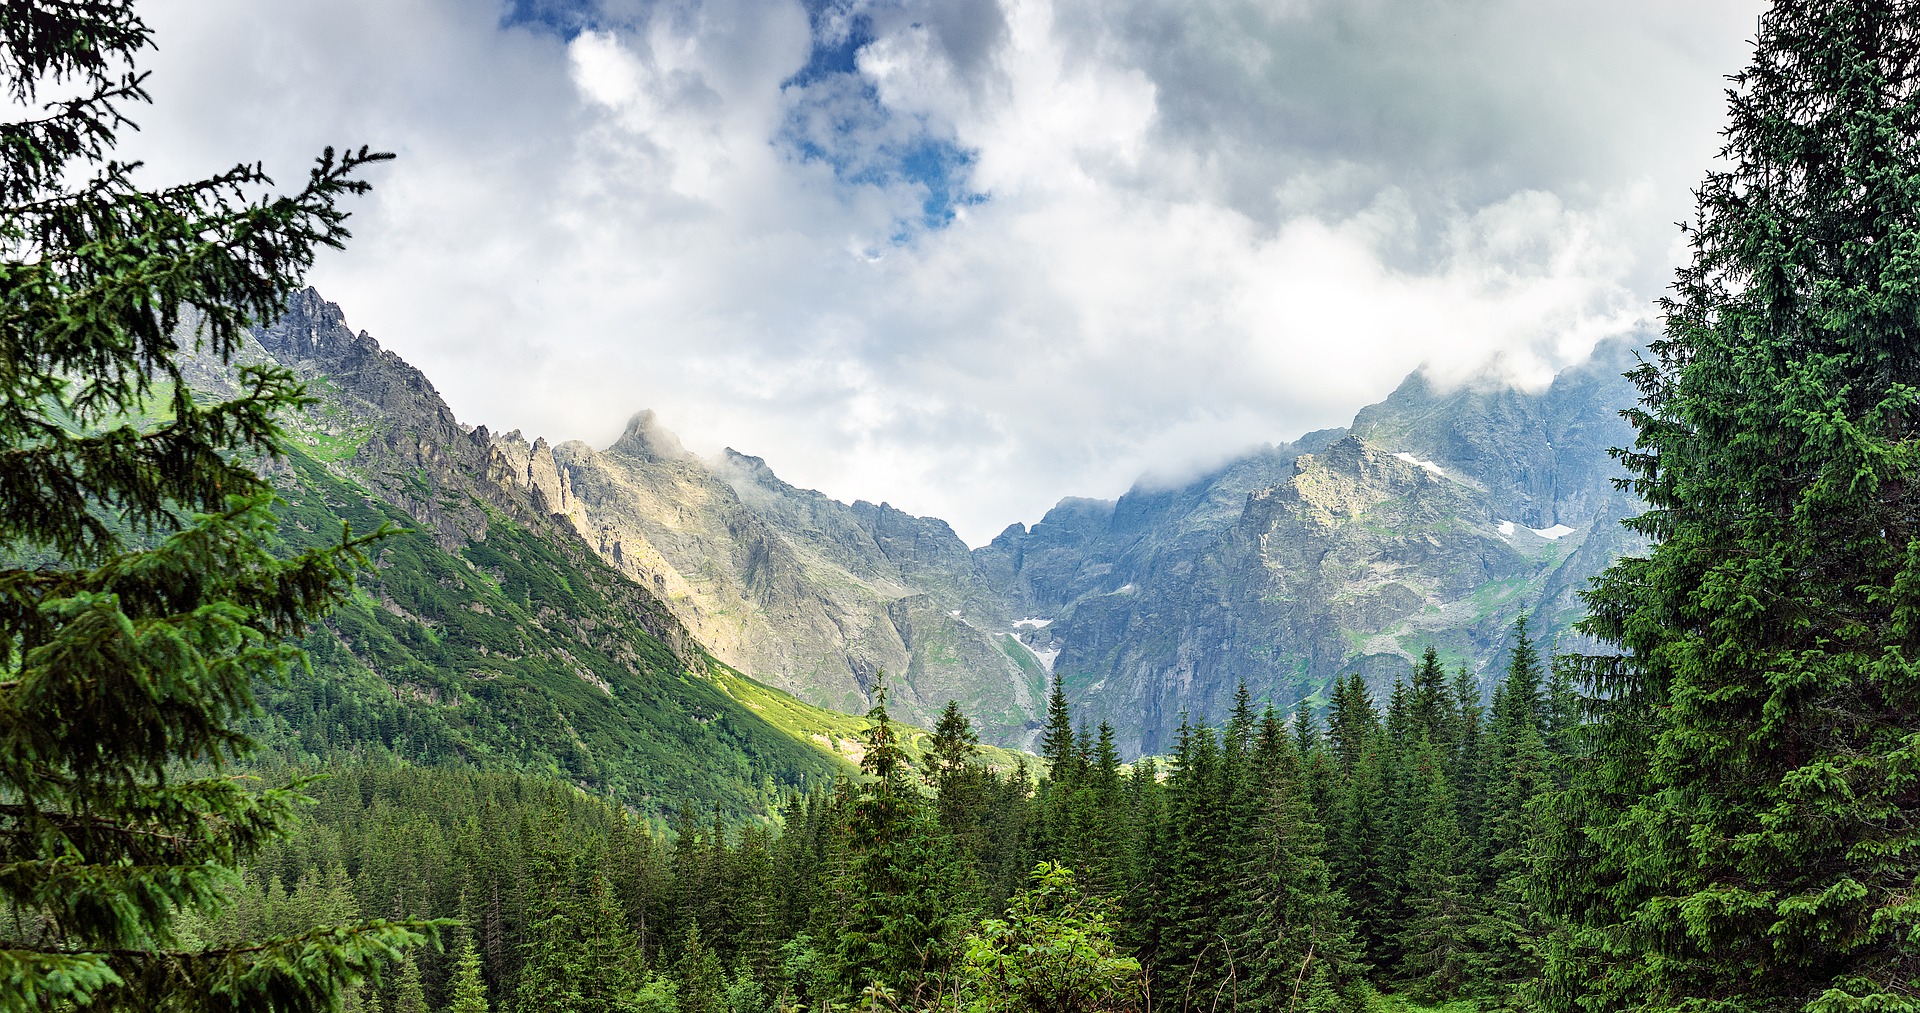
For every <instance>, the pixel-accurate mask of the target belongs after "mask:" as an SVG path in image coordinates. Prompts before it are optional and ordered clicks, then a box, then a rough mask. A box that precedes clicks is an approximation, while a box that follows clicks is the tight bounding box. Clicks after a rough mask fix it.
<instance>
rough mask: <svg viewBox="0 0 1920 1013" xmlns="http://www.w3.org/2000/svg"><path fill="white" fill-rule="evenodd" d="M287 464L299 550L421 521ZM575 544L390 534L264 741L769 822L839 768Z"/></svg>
mask: <svg viewBox="0 0 1920 1013" xmlns="http://www.w3.org/2000/svg"><path fill="white" fill-rule="evenodd" d="M285 462H286V466H285V468H284V469H282V470H281V471H280V473H279V474H278V475H277V480H278V483H279V486H280V489H281V494H282V496H283V502H282V503H281V504H280V505H279V506H278V508H277V510H278V514H279V516H280V518H281V520H282V524H283V530H285V531H286V533H287V536H288V537H289V539H290V540H291V541H293V542H294V543H295V544H304V542H305V541H307V540H310V539H312V538H313V537H315V536H314V535H311V534H309V532H324V531H328V530H335V531H337V530H339V528H340V525H341V524H342V523H351V524H352V525H353V526H354V527H355V528H367V527H375V526H378V525H380V524H393V525H407V526H413V525H414V521H413V518H411V517H408V516H407V515H405V514H403V513H401V512H399V511H398V510H397V509H394V508H392V507H390V506H387V505H385V504H382V503H380V502H378V501H376V500H372V499H369V498H368V497H367V496H366V495H365V494H364V493H363V492H361V491H360V490H358V489H356V488H354V487H353V486H351V485H349V484H347V483H346V482H344V481H343V480H342V479H340V478H339V477H338V476H336V475H335V474H333V473H332V472H330V471H329V470H328V469H326V468H325V467H323V466H322V465H320V464H319V463H318V462H316V461H314V460H312V459H311V458H309V457H307V456H306V455H305V453H304V451H301V450H299V449H297V448H296V449H293V450H291V451H289V452H288V453H287V454H286V456H285ZM567 548H568V547H566V546H560V545H556V544H553V542H552V541H550V540H549V539H547V538H545V537H542V536H541V535H539V534H537V533H535V532H533V531H529V530H528V529H526V528H524V527H522V526H519V525H516V524H512V523H510V522H507V521H505V520H498V521H496V522H495V523H494V524H493V525H492V526H490V527H489V528H488V531H487V536H486V537H485V538H484V539H482V540H480V541H478V542H475V543H473V544H471V545H468V546H466V547H464V548H463V549H461V550H460V551H459V552H458V553H454V552H449V551H447V550H446V549H444V548H443V547H441V546H440V545H438V544H436V543H435V542H434V540H433V539H432V538H430V537H428V536H427V535H426V534H424V533H407V534H400V535H395V536H393V537H391V538H388V539H387V540H386V541H384V542H383V543H382V544H381V550H380V560H379V563H380V565H379V567H378V568H377V569H375V570H374V571H373V572H371V573H369V574H367V575H366V576H365V577H364V578H363V580H362V581H361V588H362V592H363V593H361V594H359V595H356V596H355V597H354V598H353V599H352V600H350V601H348V602H346V603H344V604H342V605H341V606H340V607H339V608H337V609H335V610H334V611H333V613H332V614H331V615H330V616H329V617H328V620H327V623H326V624H325V626H324V627H322V628H319V629H315V630H313V631H311V632H310V634H309V636H308V637H307V638H306V639H305V641H304V643H305V645H306V647H307V650H308V653H309V655H310V657H311V658H312V667H311V670H310V671H308V670H297V671H295V672H294V673H293V674H292V678H291V679H290V680H289V681H288V682H287V683H286V684H285V685H282V686H275V687H269V688H268V689H267V690H266V691H265V692H264V693H263V703H264V704H265V707H266V710H267V712H268V720H267V721H265V722H262V723H261V724H260V726H259V727H258V728H257V730H256V733H255V734H256V737H257V738H259V739H260V740H261V742H262V743H263V745H264V747H265V748H266V749H268V750H271V751H273V752H276V753H278V754H279V755H281V756H282V757H285V758H286V759H288V760H291V761H293V762H298V763H304V764H316V763H324V762H326V761H328V760H330V759H333V758H335V757H340V756H352V755H365V754H367V753H368V752H375V753H385V754H388V755H392V756H394V757H396V758H398V759H402V760H405V761H407V762H413V763H439V764H445V763H467V764H473V765H476V766H481V767H491V768H504V769H510V770H535V771H544V772H547V773H550V774H552V775H555V776H558V777H561V778H564V779H567V780H570V781H575V782H577V783H581V784H586V785H590V786H592V787H594V788H595V789H596V790H605V791H610V792H612V793H613V794H614V795H615V797H617V798H619V799H621V800H622V801H624V802H626V803H628V804H631V805H634V806H636V807H639V808H643V809H646V810H648V811H649V812H651V813H653V814H655V815H663V816H664V815H665V814H666V813H668V812H669V811H671V809H672V808H674V807H676V806H677V805H679V804H680V803H681V802H682V801H685V802H690V803H693V804H695V805H697V806H700V807H701V808H703V809H704V808H708V807H711V806H716V805H717V806H719V807H720V808H722V809H723V810H724V811H726V812H727V813H728V815H729V816H733V817H745V816H747V815H749V814H764V813H766V812H767V811H769V810H770V809H772V808H773V807H774V806H775V805H777V804H778V801H779V798H780V793H781V792H782V791H783V790H785V789H789V788H796V787H803V786H807V785H813V784H819V785H824V784H828V783H831V780H832V778H833V777H834V776H835V775H836V774H838V773H840V772H843V771H845V770H846V769H847V767H846V765H845V764H844V763H842V762H839V761H836V760H834V759H832V758H830V757H827V756H824V755H822V754H821V753H820V751H819V750H818V749H816V748H815V747H814V746H813V745H811V744H810V743H808V742H805V741H802V739H803V738H804V735H800V734H797V733H796V732H794V731H791V730H789V729H785V728H782V727H778V726H775V725H773V724H771V723H770V722H769V721H768V720H767V719H765V718H763V717H762V716H761V711H759V710H756V709H754V707H751V706H748V705H747V704H745V703H743V702H742V701H741V700H740V699H739V698H738V697H739V696H742V695H745V694H746V693H748V692H754V693H756V695H754V696H752V697H750V698H749V699H750V700H751V702H752V703H755V704H760V705H762V707H763V708H767V709H774V710H777V709H778V704H780V703H782V702H784V703H785V704H787V705H795V706H797V702H796V701H792V700H791V699H790V698H785V697H783V696H782V695H780V694H777V693H774V691H772V690H767V689H765V688H764V687H758V686H755V685H753V684H751V683H749V682H748V680H746V679H744V678H741V677H737V676H731V675H725V674H723V675H717V676H715V677H713V678H701V677H696V676H692V675H689V673H688V671H687V669H688V664H689V662H688V661H686V660H683V659H682V658H681V657H680V656H678V655H676V654H675V653H674V652H673V651H672V650H671V649H669V648H668V646H667V645H666V644H665V643H663V642H662V641H661V640H660V639H659V638H658V637H656V636H654V635H652V634H651V633H649V632H648V631H647V630H646V629H645V628H644V627H643V626H642V625H641V624H640V623H639V622H637V621H636V620H635V618H634V616H635V614H636V613H637V612H638V611H639V610H638V609H637V608H636V607H635V605H634V603H633V601H632V600H631V596H632V595H635V594H638V593H640V592H639V591H638V589H636V588H633V587H632V586H631V585H630V583H629V582H628V580H627V578H626V577H624V576H623V575H621V574H620V573H618V572H616V571H613V570H612V569H611V568H609V567H607V566H606V565H605V564H604V563H602V562H601V561H600V560H599V559H597V558H594V557H592V556H591V555H590V554H589V553H587V552H585V551H584V547H581V548H580V550H579V551H577V552H569V551H567ZM693 663H694V664H702V665H703V664H704V663H705V662H704V659H701V658H697V657H696V658H694V659H693ZM583 673H584V675H583ZM588 675H590V676H593V677H594V678H597V679H600V680H602V681H603V682H605V684H606V686H605V688H604V689H603V688H602V687H601V686H600V685H599V684H597V683H594V682H590V681H588V679H587V678H586V677H585V676H588ZM776 698H777V699H776ZM847 720H848V721H849V722H852V721H854V720H856V719H851V718H849V719H847Z"/></svg>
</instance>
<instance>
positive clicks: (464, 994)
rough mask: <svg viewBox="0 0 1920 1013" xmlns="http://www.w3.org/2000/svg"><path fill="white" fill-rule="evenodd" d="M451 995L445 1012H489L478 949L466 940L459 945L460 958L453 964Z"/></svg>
mask: <svg viewBox="0 0 1920 1013" xmlns="http://www.w3.org/2000/svg"><path fill="white" fill-rule="evenodd" d="M451 991H452V996H451V998H450V1000H449V1002H448V1003H447V1013H489V1010H488V1008H487V983H486V980H485V979H484V978H483V977H482V976H481V972H480V951H479V950H476V949H474V947H473V941H472V940H468V941H467V942H466V944H465V945H463V946H462V947H460V959H459V960H458V961H457V962H456V963H455V964H454V965H453V986H452V989H451Z"/></svg>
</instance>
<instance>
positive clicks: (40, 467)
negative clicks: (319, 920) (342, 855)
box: [0, 0, 432, 1010]
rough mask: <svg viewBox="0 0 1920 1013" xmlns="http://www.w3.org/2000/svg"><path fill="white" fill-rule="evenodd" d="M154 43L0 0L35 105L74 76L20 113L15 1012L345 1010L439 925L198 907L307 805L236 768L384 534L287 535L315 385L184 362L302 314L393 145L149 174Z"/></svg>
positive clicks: (7, 852)
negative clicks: (141, 65)
mask: <svg viewBox="0 0 1920 1013" xmlns="http://www.w3.org/2000/svg"><path fill="white" fill-rule="evenodd" d="M151 44H152V35H151V31H150V30H149V28H148V27H147V25H146V24H145V23H144V22H142V21H141V19H140V18H139V17H138V16H136V15H135V14H134V13H133V11H132V8H131V4H130V3H123V2H110V0H99V2H43V3H19V4H12V5H10V6H9V7H8V9H7V11H6V13H5V15H4V16H3V17H0V68H4V73H5V75H6V90H7V92H8V94H9V96H10V98H11V99H12V100H13V101H14V103H15V107H16V108H19V107H23V106H28V105H31V104H33V103H35V102H38V101H39V99H40V92H41V89H42V87H43V86H46V85H51V86H53V88H54V90H55V92H56V93H57V94H58V95H59V96H60V97H58V98H56V99H54V100H52V101H49V102H47V103H45V105H44V115H41V116H38V117H36V118H30V119H25V120H17V121H14V122H11V123H8V124H5V125H4V126H0V134H4V138H5V141H4V143H0V204H4V210H3V213H0V247H4V249H5V253H4V255H0V304H4V305H5V306H6V311H5V314H4V321H3V322H0V363H3V365H0V454H4V456H5V466H4V467H0V666H4V672H0V908H3V909H4V910H5V911H6V913H7V915H8V917H7V919H6V922H7V926H8V927H7V928H6V929H5V930H0V931H4V933H5V934H4V936H0V982H4V985H3V986H0V1009H4V1010H44V1009H54V1008H67V1007H69V1006H70V1005H80V1006H84V1007H85V1008H88V1009H139V1010H161V1009H186V1008H193V1009H206V1010H250V1009H267V1008H272V1009H276V1010H319V1009H329V1008H331V1007H332V1006H333V1005H334V1003H335V1000H336V998H337V997H338V996H340V995H341V994H342V993H343V992H345V991H347V990H349V989H350V988H351V987H353V986H354V985H355V984H356V983H358V982H361V981H363V980H366V979H369V978H371V977H373V976H375V975H376V974H377V973H378V970H379V968H380V965H381V963H382V962H383V961H384V960H387V959H389V958H392V957H394V956H397V955H398V954H399V952H400V951H401V949H402V948H404V947H407V946H410V945H412V944H415V943H418V942H420V941H421V940H422V939H423V938H424V936H423V932H425V931H426V930H429V929H431V928H432V926H429V925H424V924H420V923H406V924H400V923H369V924H365V925H361V926H358V927H315V926H314V924H313V923H311V922H307V923H305V924H302V925H301V926H300V927H299V928H298V929H296V930H293V931H288V932H285V933H279V934H275V935H271V936H267V937H253V938H248V939H243V940H232V941H224V942H217V943H209V942H206V941H204V940H201V939H199V938H196V937H195V935H194V933H193V931H192V928H193V927H194V926H196V925H201V924H204V923H205V922H206V921H207V920H208V919H211V918H213V917H216V916H217V915H218V913H219V912H220V910H221V909H222V907H223V905H224V904H225V903H226V895H227V890H228V887H229V886H230V885H231V882H232V872H231V870H232V868H233V866H235V865H236V864H237V863H239V862H242V861H244V860H246V859H247V858H248V857H250V856H252V855H255V854H257V853H258V852H259V851H260V850H261V849H262V848H263V847H265V846H266V845H268V844H269V843H270V842H272V841H273V840H274V839H276V837H277V836H278V834H279V833H280V831H281V829H282V827H283V826H284V825H285V824H286V822H287V821H288V819H289V818H290V816H291V813H292V810H293V807H294V805H295V803H296V802H297V801H298V799H299V795H298V788H299V785H298V784H297V783H295V784H290V785H286V786H282V787H279V788H272V789H260V788H258V787H256V786H255V785H253V784H252V783H250V782H248V781H245V780H243V779H239V778H236V777H233V776H230V775H229V774H228V773H227V771H228V770H229V769H230V765H231V764H232V763H233V762H235V761H236V760H240V759H243V758H245V757H247V756H248V755H249V754H250V753H251V751H252V749H253V746H254V743H253V741H252V740H251V739H250V738H248V737H247V736H246V735H244V734H242V732H241V731H240V730H239V729H238V727H237V726H238V724H239V722H241V721H242V720H243V719H244V718H246V717H247V716H248V715H250V714H251V713H252V712H253V709H254V696H253V693H254V687H255V685H256V684H258V683H272V682H276V681H279V680H282V679H284V678H285V677H286V676H287V674H288V673H289V672H290V671H293V670H298V669H299V668H300V666H301V665H302V662H303V657H302V655H301V653H300V651H299V650H298V649H297V648H296V647H295V646H294V645H293V644H292V643H291V642H290V641H291V640H293V639H296V638H298V637H300V636H301V635H303V634H304V633H305V632H306V631H307V629H308V628H309V626H310V624H312V623H313V622H314V620H315V619H317V618H318V617H319V616H320V615H321V614H322V613H323V612H324V611H325V610H326V609H327V608H328V607H329V606H331V605H333V604H335V603H337V602H339V601H340V600H342V599H343V598H344V597H345V596H346V595H347V594H348V593H349V590H350V571H351V568H352V567H353V566H355V565H356V564H359V563H362V562H364V557H363V556H362V550H363V548H364V547H365V546H366V545H367V544H368V542H369V540H370V537H378V536H379V535H380V534H381V533H382V532H380V531H378V530H376V531H375V532H374V534H373V536H370V537H354V536H353V535H351V533H350V532H347V531H344V530H343V529H341V528H339V527H337V526H336V527H334V528H333V529H332V530H333V531H336V532H339V535H338V537H337V538H330V537H326V536H322V538H323V540H324V544H318V545H316V546H314V547H312V548H311V549H310V550H309V551H307V552H304V553H300V554H297V555H293V556H291V557H286V556H281V555H276V554H275V553H274V552H273V551H272V550H271V547H270V542H271V538H272V533H273V530H274V522H273V516H272V513H271V512H270V510H269V504H270V503H271V502H272V500H273V491H272V489H271V488H270V487H269V485H268V484H267V482H266V481H265V480H264V479H262V478H261V477H260V476H259V475H258V474H257V473H256V472H255V471H254V467H255V465H256V463H257V462H258V461H260V460H262V459H264V458H267V457H271V456H272V455H275V454H278V453H280V452H282V451H283V450H284V449H285V440H284V436H283V433H282V432H281V429H280V426H279V424H278V422H277V421H276V419H277V417H278V416H279V415H280V414H281V413H282V412H284V411H286V410H287V409H289V408H292V407H294V406H297V405H299V404H301V403H303V400H304V394H303V392H302V390H301V388H300V385H299V384H298V383H297V382H296V381H295V379H294V377H293V375H292V374H291V373H289V372H288V371H286V370H284V369H278V368H257V367H253V368H247V369H243V370H242V371H241V373H240V384H239V390H238V393H237V395H236V396H234V397H232V398H230V399H228V400H224V401H216V402H207V403H203V402H201V401H199V400H196V399H195V397H194V396H193V394H192V393H191V391H190V389H189V388H188V386H187V385H186V384H185V383H184V382H182V379H183V378H182V372H181V369H182V365H181V363H182V360H183V358H184V357H185V356H186V355H187V354H188V353H190V352H192V351H194V350H195V349H199V350H203V351H204V352H205V353H206V354H209V355H212V356H215V357H218V358H220V359H222V360H227V359H230V358H231V357H232V355H233V354H234V353H235V352H236V351H237V349H238V348H239V345H240V343H241V341H242V335H243V332H244V328H246V327H247V326H248V325H250V324H253V323H258V322H261V321H264V320H266V319H269V318H271V317H273V316H274V315H276V314H278V313H279V312H280V310H281V308H282V307H283V305H284V303H285V300H286V298H287V296H288V294H289V293H290V292H291V291H292V290H293V288H294V287H295V286H296V285H297V284H298V283H299V278H300V275H301V273H302V272H304V271H305V269H306V268H307V267H308V266H309V265H310V264H311V263H312V260H313V256H314V253H315V251H316V250H318V249H319V248H322V247H337V246H339V245H340V244H341V243H342V242H343V241H344V240H345V239H346V238H347V232H346V229H345V228H344V222H345V219H346V213H345V212H344V211H342V210H340V208H339V207H338V206H337V202H338V201H339V200H340V199H341V198H342V197H344V196H346V195H350V194H356V193H360V192H363V191H364V190H365V189H366V184H365V183H364V182H362V181H361V180H359V179H357V178H356V176H357V173H358V172H359V170H360V169H361V167H363V166H364V165H366V164H367V163H369V162H373V161H378V160H380V159H382V158H385V157H388V156H384V155H375V154H369V153H368V152H367V151H366V150H365V149H362V150H361V151H359V152H356V153H350V154H348V155H346V156H345V157H339V158H336V157H335V155H334V153H333V152H332V151H331V150H328V152H327V153H326V154H325V155H324V156H323V157H321V158H320V160H319V161H318V162H317V163H316V165H315V166H314V168H313V169H312V171H311V173H310V174H309V175H308V178H307V180H306V183H305V185H304V186H302V187H301V188H300V189H299V190H297V191H295V192H293V193H292V194H288V195H277V196H276V195H267V196H258V197H255V196H250V195H254V194H258V193H259V192H260V191H261V189H262V188H264V187H268V186H270V185H271V184H272V181H271V180H270V179H268V178H267V177H266V176H265V175H264V173H263V172H262V171H261V170H260V169H259V168H258V167H254V166H244V165H243V166H238V167H236V168H233V169H230V170H228V171H227V172H225V173H222V174H221V175H219V176H216V177H213V178H211V179H206V180H201V181H198V182H193V183H188V184H184V185H178V186H172V187H167V188H164V189H161V190H142V189H140V188H139V187H137V186H135V184H134V183H133V181H132V179H131V176H130V173H131V172H132V170H133V168H134V166H133V165H131V164H127V163H123V162H118V161H114V160H113V159H112V150H113V147H114V144H115V141H116V135H117V132H118V131H120V130H122V129H126V128H131V126H132V124H131V122H130V121H129V120H128V119H127V118H126V112H125V109H124V107H125V106H126V105H127V104H129V103H138V102H143V101H145V100H146V93H145V92H144V90H143V86H142V82H143V80H144V77H143V76H142V75H141V74H139V73H138V72H137V71H136V70H135V69H134V66H133V58H134V57H135V55H136V54H138V53H139V52H140V51H141V50H143V49H145V48H147V47H149V46H150V45H151Z"/></svg>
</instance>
